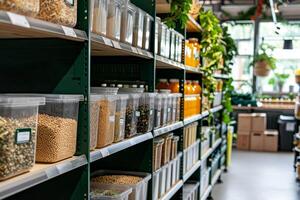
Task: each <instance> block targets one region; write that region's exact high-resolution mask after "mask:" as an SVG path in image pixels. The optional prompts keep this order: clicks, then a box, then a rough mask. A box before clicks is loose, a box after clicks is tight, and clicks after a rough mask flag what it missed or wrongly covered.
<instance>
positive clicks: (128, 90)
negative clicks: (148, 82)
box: [119, 88, 145, 94]
mask: <svg viewBox="0 0 300 200" xmlns="http://www.w3.org/2000/svg"><path fill="white" fill-rule="evenodd" d="M144 90H145V88H120V89H119V93H120V94H124V93H143V92H144Z"/></svg>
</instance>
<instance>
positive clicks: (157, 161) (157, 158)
mask: <svg viewBox="0 0 300 200" xmlns="http://www.w3.org/2000/svg"><path fill="white" fill-rule="evenodd" d="M163 144H164V139H162V138H158V139H155V140H154V142H153V145H154V146H153V163H154V165H153V171H156V170H158V169H159V168H160V167H161V157H162V147H163Z"/></svg>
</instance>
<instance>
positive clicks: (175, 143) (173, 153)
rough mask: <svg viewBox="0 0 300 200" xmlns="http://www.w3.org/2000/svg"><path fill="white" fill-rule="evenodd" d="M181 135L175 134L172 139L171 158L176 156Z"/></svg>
mask: <svg viewBox="0 0 300 200" xmlns="http://www.w3.org/2000/svg"><path fill="white" fill-rule="evenodd" d="M178 141H179V136H173V137H172V140H171V159H174V158H176V156H177V149H178Z"/></svg>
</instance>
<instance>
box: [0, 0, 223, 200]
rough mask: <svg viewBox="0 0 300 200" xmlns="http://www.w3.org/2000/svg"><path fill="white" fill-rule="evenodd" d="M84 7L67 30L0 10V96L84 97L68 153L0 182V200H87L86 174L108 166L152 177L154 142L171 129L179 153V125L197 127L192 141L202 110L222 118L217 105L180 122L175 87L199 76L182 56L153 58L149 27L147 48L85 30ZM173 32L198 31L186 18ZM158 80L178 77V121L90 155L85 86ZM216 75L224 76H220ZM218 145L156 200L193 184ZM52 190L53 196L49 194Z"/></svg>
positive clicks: (148, 2)
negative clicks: (70, 153)
mask: <svg viewBox="0 0 300 200" xmlns="http://www.w3.org/2000/svg"><path fill="white" fill-rule="evenodd" d="M131 2H132V3H133V4H135V5H137V6H138V7H140V8H142V9H143V10H145V11H146V12H147V13H149V14H150V15H151V16H152V17H154V18H155V13H156V12H155V8H156V6H155V5H154V4H153V1H152V0H145V1H139V0H132V1H131ZM164 6H165V5H164ZM88 8H89V5H88V0H82V1H78V19H77V21H78V22H77V26H76V27H75V28H68V27H65V26H61V25H57V24H53V23H49V22H45V21H41V20H37V19H33V18H29V17H24V16H14V15H11V14H8V13H7V12H4V11H0V38H1V39H2V40H1V41H0V48H1V49H2V51H1V52H3V53H2V54H1V55H0V58H1V73H0V83H1V85H2V87H1V89H0V91H1V92H2V93H53V94H81V95H83V96H84V100H83V101H82V102H81V103H80V109H79V120H78V122H79V124H78V136H77V149H76V155H75V156H74V157H73V158H70V159H67V160H63V161H61V162H58V163H54V164H36V165H35V167H34V168H33V169H32V170H31V171H30V172H28V173H25V174H23V175H20V176H17V177H14V178H11V179H9V180H6V181H3V182H0V199H2V198H8V199H12V200H19V199H20V200H26V199H32V197H41V196H42V197H43V198H44V199H46V200H47V199H76V200H77V199H78V200H82V199H88V197H89V191H90V188H89V187H90V176H91V174H92V173H93V172H94V171H97V170H99V169H116V170H126V171H137V172H147V173H150V174H153V169H152V165H153V163H152V158H153V140H154V139H155V138H157V137H160V136H163V135H164V134H166V133H169V132H173V133H174V135H177V136H179V137H180V140H179V145H178V148H179V149H178V152H183V143H184V141H183V132H184V128H185V127H186V126H187V125H189V124H191V123H193V122H198V127H197V139H200V137H201V127H202V124H203V122H202V121H204V120H205V119H206V118H207V117H208V116H209V115H210V113H212V114H213V115H219V116H218V118H221V116H222V115H221V112H222V110H223V106H221V105H220V106H217V107H215V108H212V109H210V110H209V111H203V112H202V113H201V114H199V115H195V116H193V117H190V118H187V119H184V116H183V110H184V108H183V107H184V103H183V102H184V86H183V83H184V81H185V80H186V79H187V78H189V77H192V78H194V79H195V80H199V81H200V83H202V74H201V73H200V71H199V70H197V69H195V68H192V67H188V66H186V65H185V64H184V59H183V62H182V63H178V62H175V61H172V60H170V59H167V58H164V57H161V56H158V55H155V53H154V45H155V41H154V38H155V37H154V28H152V32H151V43H150V50H149V51H146V50H143V49H140V48H136V47H133V46H131V45H129V44H125V43H122V42H119V41H114V40H111V39H109V38H107V37H105V36H101V35H96V34H93V33H91V32H90V28H89V14H90V10H89V9H88ZM14 17H15V18H14ZM177 31H179V32H180V33H182V34H183V35H185V36H186V37H187V36H188V34H190V33H193V34H195V33H199V32H200V31H201V27H200V25H199V24H198V23H197V22H196V21H195V20H194V19H193V18H192V17H191V16H190V17H189V22H188V25H187V27H186V28H185V29H178V30H177ZM183 52H184V49H183ZM159 77H163V78H178V79H179V80H180V93H182V94H183V97H182V99H181V113H180V121H179V122H176V123H174V124H171V125H168V126H165V127H162V128H159V129H155V130H153V131H151V132H149V133H144V134H140V135H138V136H135V137H133V138H130V139H126V140H124V141H121V142H119V143H114V144H112V145H109V146H107V147H104V148H101V149H96V150H94V151H90V150H89V141H90V136H89V135H90V127H89V126H90V123H89V97H90V88H91V87H93V86H98V85H99V82H100V81H104V80H127V81H137V80H138V81H143V82H145V84H146V85H147V88H148V91H149V92H154V90H155V79H157V78H159ZM216 77H218V78H222V79H226V76H219V75H218V76H216ZM221 121H222V120H221ZM224 140H226V139H224V138H223V137H221V138H219V139H218V140H217V141H216V142H215V143H214V144H211V145H210V149H209V150H208V151H207V152H206V153H205V155H203V156H202V157H201V159H200V160H199V161H197V162H196V164H195V165H194V166H193V167H192V168H191V169H190V170H189V171H188V172H187V173H186V174H184V175H183V172H182V169H181V175H180V181H179V182H178V183H177V184H175V185H174V186H173V187H172V188H171V189H170V190H169V191H168V192H167V193H166V194H165V195H164V196H163V197H162V198H161V200H169V199H180V198H182V188H183V185H184V183H185V182H186V181H189V180H194V181H200V174H201V169H202V166H203V165H204V164H205V162H206V161H207V160H208V159H209V158H210V157H211V156H212V155H213V153H214V152H216V151H217V150H219V149H220V146H221V145H220V144H222V142H223V141H224ZM200 147H201V144H200ZM225 153H226V152H225ZM200 155H201V152H199V156H200ZM181 164H182V162H181ZM221 167H222V166H220V169H221ZM181 168H182V167H181ZM217 178H219V176H218V177H217ZM215 179H216V178H215ZM214 181H215V180H214ZM66 185H67V186H68V188H66ZM213 185H214V184H212V185H211V186H209V187H208V189H207V190H206V192H205V194H204V195H203V196H202V197H201V200H205V199H207V197H208V196H209V194H210V192H211V190H212V187H213ZM52 190H53V191H55V192H49V191H52ZM152 190H153V188H152V184H149V186H148V196H147V197H148V199H151V197H152ZM45 194H47V195H45ZM199 198H200V197H199Z"/></svg>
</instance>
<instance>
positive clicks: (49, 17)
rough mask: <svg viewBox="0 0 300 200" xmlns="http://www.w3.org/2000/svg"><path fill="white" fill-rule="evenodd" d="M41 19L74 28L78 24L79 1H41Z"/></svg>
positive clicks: (39, 16)
mask: <svg viewBox="0 0 300 200" xmlns="http://www.w3.org/2000/svg"><path fill="white" fill-rule="evenodd" d="M37 17H38V18H39V19H42V20H46V21H49V22H53V23H56V24H60V25H65V26H70V27H74V26H75V25H76V22H77V0H40V12H39V14H38V16H37Z"/></svg>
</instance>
